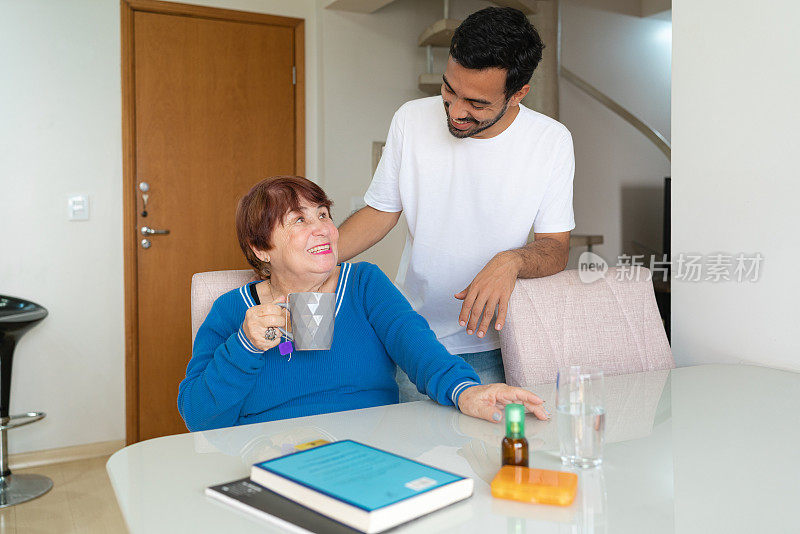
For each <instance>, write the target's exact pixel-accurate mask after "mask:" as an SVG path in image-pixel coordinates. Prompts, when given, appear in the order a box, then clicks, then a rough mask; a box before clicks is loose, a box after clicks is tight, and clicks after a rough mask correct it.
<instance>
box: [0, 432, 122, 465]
mask: <svg viewBox="0 0 800 534" xmlns="http://www.w3.org/2000/svg"><path fill="white" fill-rule="evenodd" d="M124 446H125V440H124V439H115V440H112V441H98V442H95V443H85V444H83V445H73V446H71V447H60V448H58V449H47V450H43V451H32V452H20V453H17V454H9V455H8V465H9V468H10V469H11V470H12V471H13V470H14V469H25V468H27V467H39V466H41V465H49V464H58V463H61V462H72V461H75V460H88V459H89V458H97V457H99V456H110V455H112V454H114V453H115V452H117V451H118V450H120V449H121V448H123V447H124Z"/></svg>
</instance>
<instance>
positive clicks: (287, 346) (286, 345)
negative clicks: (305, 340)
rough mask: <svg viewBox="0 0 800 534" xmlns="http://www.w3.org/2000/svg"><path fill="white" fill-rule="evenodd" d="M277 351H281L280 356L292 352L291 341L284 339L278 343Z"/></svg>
mask: <svg viewBox="0 0 800 534" xmlns="http://www.w3.org/2000/svg"><path fill="white" fill-rule="evenodd" d="M278 351H279V352H280V353H281V356H286V355H287V354H291V353H292V352H294V345H292V342H291V341H284V342H283V343H281V344H280V345H278Z"/></svg>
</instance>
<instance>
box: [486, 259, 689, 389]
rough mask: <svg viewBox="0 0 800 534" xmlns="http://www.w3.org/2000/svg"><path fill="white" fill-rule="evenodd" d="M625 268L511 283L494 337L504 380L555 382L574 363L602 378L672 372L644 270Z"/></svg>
mask: <svg viewBox="0 0 800 534" xmlns="http://www.w3.org/2000/svg"><path fill="white" fill-rule="evenodd" d="M625 269H626V270H625V271H622V270H621V269H620V268H618V267H613V268H610V269H609V270H608V272H606V274H605V277H604V278H602V279H600V280H597V281H594V282H592V283H585V282H582V281H581V279H580V278H579V277H578V271H577V270H574V269H570V270H567V271H562V272H560V273H558V274H555V275H553V276H547V277H544V278H533V279H528V280H517V284H516V286H515V288H514V292H513V293H512V295H511V299H510V300H509V305H508V316H507V318H506V324H505V326H504V327H503V330H502V331H501V332H500V343H501V349H502V353H503V365H504V367H505V372H506V382H507V383H508V384H510V385H514V386H519V385H528V384H542V383H546V382H554V381H555V379H556V373H557V371H558V369H559V367H562V366H566V365H576V364H582V365H591V366H595V367H599V368H600V369H602V370H603V372H605V373H606V374H608V375H615V374H625V373H635V372H638V371H650V370H654V369H671V368H673V367H675V360H674V359H673V358H672V351H671V350H670V346H669V342H668V341H667V336H666V333H665V332H664V326H663V324H662V322H661V317H660V316H659V314H658V307H657V306H656V299H655V294H654V292H653V283H652V282H651V281H650V276H649V271H648V270H647V269H645V268H643V267H638V266H634V267H633V268H631V267H626V268H625ZM628 277H630V279H629V278H628Z"/></svg>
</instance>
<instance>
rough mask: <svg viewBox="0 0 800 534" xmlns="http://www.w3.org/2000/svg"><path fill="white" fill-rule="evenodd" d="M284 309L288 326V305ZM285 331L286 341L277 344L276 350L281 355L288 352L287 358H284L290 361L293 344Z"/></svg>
mask: <svg viewBox="0 0 800 534" xmlns="http://www.w3.org/2000/svg"><path fill="white" fill-rule="evenodd" d="M281 307H283V306H281ZM284 309H285V310H286V326H287V327H288V326H289V307H288V306H287V307H286V308H284ZM281 330H283V328H281ZM284 332H285V331H284ZM284 332H281V334H283V333H284ZM285 333H286V341H284V342H283V343H281V344H280V345H278V352H280V353H281V356H286V355H287V354H288V355H289V359H288V360H286V361H287V362H290V361H292V353H293V352H294V345H293V344H292V340H291V339H289V333H288V332H285ZM281 338H283V335H281Z"/></svg>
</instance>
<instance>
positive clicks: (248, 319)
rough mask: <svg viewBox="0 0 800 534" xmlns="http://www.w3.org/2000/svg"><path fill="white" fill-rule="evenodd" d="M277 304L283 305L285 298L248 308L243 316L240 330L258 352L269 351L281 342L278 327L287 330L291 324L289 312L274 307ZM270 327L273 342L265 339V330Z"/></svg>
mask: <svg viewBox="0 0 800 534" xmlns="http://www.w3.org/2000/svg"><path fill="white" fill-rule="evenodd" d="M279 302H280V303H285V302H286V297H278V298H277V299H275V302H274V303H272V304H259V305H258V306H253V307H252V308H248V310H247V312H246V313H245V314H244V322H243V323H242V330H243V331H244V334H245V335H246V336H247V339H249V340H250V343H252V344H253V345H254V346H255V347H256V348H258V349H260V350H269V349H271V348H272V347H275V346H277V345H278V344H279V343H280V342H281V333H280V331H279V330H278V327H280V328H283V329H284V330H289V327H288V326H287V325H288V324H291V320H290V318H289V312H288V311H287V310H285V309H283V308H281V307H279V306H276V305H275V304H276V303H279ZM270 327H272V328H274V329H275V339H273V340H269V339H267V338H266V332H267V329H268V328H270Z"/></svg>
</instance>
